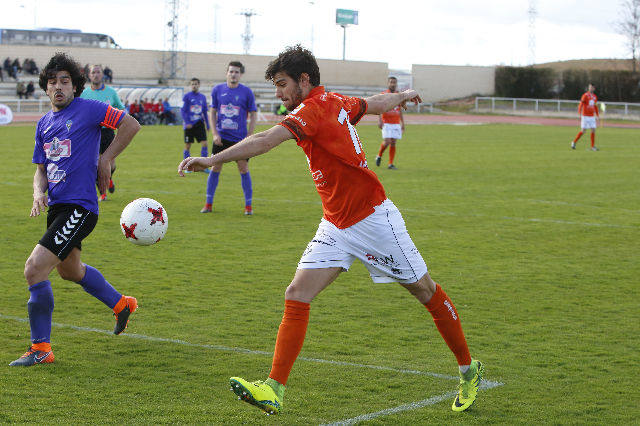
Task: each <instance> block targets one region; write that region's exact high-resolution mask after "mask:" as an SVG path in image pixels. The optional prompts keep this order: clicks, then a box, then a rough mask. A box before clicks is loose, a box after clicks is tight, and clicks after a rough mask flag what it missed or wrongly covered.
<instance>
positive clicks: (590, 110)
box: [571, 84, 600, 151]
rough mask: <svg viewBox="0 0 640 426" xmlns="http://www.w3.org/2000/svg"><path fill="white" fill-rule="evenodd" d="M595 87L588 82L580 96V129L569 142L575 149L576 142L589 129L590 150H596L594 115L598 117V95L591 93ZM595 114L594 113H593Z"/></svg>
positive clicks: (595, 122)
mask: <svg viewBox="0 0 640 426" xmlns="http://www.w3.org/2000/svg"><path fill="white" fill-rule="evenodd" d="M595 90H596V87H595V86H594V85H593V84H589V87H588V89H587V91H586V92H585V93H584V94H583V95H582V97H581V98H580V105H578V113H579V114H580V131H579V132H578V134H577V135H576V137H575V139H573V141H572V142H571V149H576V142H578V140H579V139H580V137H581V136H582V135H583V134H584V131H585V130H586V129H591V150H592V151H597V150H598V148H596V127H597V124H598V123H597V121H596V117H597V119H598V120H599V119H600V113H599V112H598V97H597V96H596V95H595V94H594V93H593V92H594V91H595ZM594 114H595V115H594Z"/></svg>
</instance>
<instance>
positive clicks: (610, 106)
mask: <svg viewBox="0 0 640 426" xmlns="http://www.w3.org/2000/svg"><path fill="white" fill-rule="evenodd" d="M579 103H580V102H579V101H575V100H565V99H530V98H498V97H484V96H479V97H477V98H476V101H475V110H476V111H478V112H479V111H491V112H497V113H511V114H518V113H539V114H547V113H550V114H572V115H575V114H577V111H578V104H579ZM598 106H599V108H600V111H601V112H602V113H604V114H606V115H608V116H611V115H614V116H622V117H625V118H637V117H640V104H636V103H628V102H598Z"/></svg>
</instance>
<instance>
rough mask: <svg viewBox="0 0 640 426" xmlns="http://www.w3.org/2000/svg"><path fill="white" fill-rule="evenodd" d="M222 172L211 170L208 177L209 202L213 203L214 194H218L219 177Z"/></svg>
mask: <svg viewBox="0 0 640 426" xmlns="http://www.w3.org/2000/svg"><path fill="white" fill-rule="evenodd" d="M219 176H220V172H211V173H209V177H208V178H207V204H213V196H214V195H216V188H217V187H218V177H219Z"/></svg>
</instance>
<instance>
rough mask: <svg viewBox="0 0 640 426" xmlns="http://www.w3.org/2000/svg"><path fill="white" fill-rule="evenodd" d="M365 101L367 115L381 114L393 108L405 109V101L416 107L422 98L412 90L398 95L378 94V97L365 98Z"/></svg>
mask: <svg viewBox="0 0 640 426" xmlns="http://www.w3.org/2000/svg"><path fill="white" fill-rule="evenodd" d="M365 101H367V114H382V113H383V112H387V111H389V110H390V109H391V108H393V107H395V106H398V105H400V106H402V108H404V109H407V107H406V103H407V101H411V102H413V103H415V104H416V105H417V104H419V103H420V102H422V98H420V95H418V92H416V91H415V90H413V89H408V90H405V91H404V92H399V93H380V94H379V95H373V96H370V97H368V98H365Z"/></svg>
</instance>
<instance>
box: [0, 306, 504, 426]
mask: <svg viewBox="0 0 640 426" xmlns="http://www.w3.org/2000/svg"><path fill="white" fill-rule="evenodd" d="M0 318H1V319H7V320H13V321H19V322H25V323H26V322H29V320H28V319H27V318H20V317H14V316H11V315H4V314H0ZM52 325H53V326H54V327H58V328H70V329H72V330H78V331H88V332H92V333H100V334H107V335H111V334H113V332H112V331H110V330H102V329H99V328H91V327H80V326H77V325H71V324H61V323H58V322H54V323H52ZM121 336H124V337H129V338H131V339H141V340H148V341H152V342H162V343H174V344H177V345H184V346H190V347H197V348H205V349H213V350H216V351H224V352H237V353H246V354H252V355H266V356H273V353H272V352H266V351H256V350H253V349H245V348H235V347H228V346H222V345H204V344H200V343H190V342H187V341H184V340H180V339H167V338H164V337H153V336H145V335H143V334H135V333H125V334H121ZM298 359H299V360H301V361H308V362H317V363H322V364H332V365H340V366H346V367H356V368H369V369H373V370H382V371H391V372H394V373H404V374H416V375H420V376H430V377H435V378H438V379H445V380H458V377H457V376H449V375H447V374H439V373H432V372H429V371H419V370H407V369H400V368H393V367H384V366H380V365H371V364H356V363H353V362H345V361H335V360H329V359H321V358H307V357H298ZM503 384H504V383H501V382H493V381H490V380H483V381H482V384H481V385H480V389H491V388H495V387H498V386H502V385H503ZM455 394H456V391H451V392H447V393H444V394H442V395H438V396H433V397H431V398H427V399H424V400H422V401H417V402H411V403H409V404H403V405H399V406H397V407H393V408H387V409H385V410H381V411H376V412H374V413H368V414H362V415H360V416H357V417H352V418H350V419H345V420H340V421H339V422H336V423H330V424H329V425H352V424H356V423H359V422H363V421H367V420H371V419H374V418H376V417H382V416H389V415H392V414H397V413H401V412H403V411H411V410H417V409H419V408H422V407H426V406H429V405H434V404H437V403H439V402H441V401H444V400H445V399H449V398H453V396H455Z"/></svg>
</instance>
